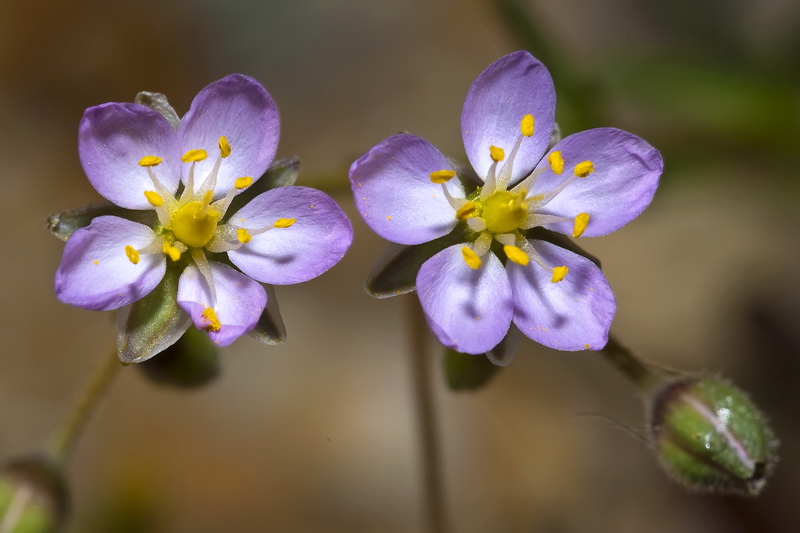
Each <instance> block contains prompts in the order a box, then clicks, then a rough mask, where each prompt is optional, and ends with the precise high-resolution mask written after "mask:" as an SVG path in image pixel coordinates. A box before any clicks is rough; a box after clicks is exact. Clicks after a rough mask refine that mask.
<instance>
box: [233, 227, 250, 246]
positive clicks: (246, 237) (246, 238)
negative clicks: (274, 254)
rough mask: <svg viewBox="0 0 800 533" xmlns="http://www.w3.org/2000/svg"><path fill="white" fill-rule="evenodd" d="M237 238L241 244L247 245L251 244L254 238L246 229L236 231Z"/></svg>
mask: <svg viewBox="0 0 800 533" xmlns="http://www.w3.org/2000/svg"><path fill="white" fill-rule="evenodd" d="M236 238H237V239H239V242H240V243H242V244H247V243H248V242H250V239H252V238H253V236H252V235H250V232H249V231H247V230H246V229H244V228H239V229H237V230H236Z"/></svg>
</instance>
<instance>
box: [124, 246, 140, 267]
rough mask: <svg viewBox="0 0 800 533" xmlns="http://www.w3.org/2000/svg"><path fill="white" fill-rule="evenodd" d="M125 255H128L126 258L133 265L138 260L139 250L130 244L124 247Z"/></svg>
mask: <svg viewBox="0 0 800 533" xmlns="http://www.w3.org/2000/svg"><path fill="white" fill-rule="evenodd" d="M125 255H127V256H128V260H130V262H131V263H133V264H134V265H135V264H136V263H138V262H139V252H137V251H136V250H135V249H134V248H133V246H131V245H130V244H129V245H127V246H126V247H125Z"/></svg>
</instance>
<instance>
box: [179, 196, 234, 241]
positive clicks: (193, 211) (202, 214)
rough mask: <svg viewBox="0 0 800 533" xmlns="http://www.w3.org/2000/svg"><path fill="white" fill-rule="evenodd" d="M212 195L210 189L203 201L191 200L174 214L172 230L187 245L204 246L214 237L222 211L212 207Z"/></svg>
mask: <svg viewBox="0 0 800 533" xmlns="http://www.w3.org/2000/svg"><path fill="white" fill-rule="evenodd" d="M211 196H212V193H211V191H208V192H207V193H206V195H205V196H204V198H203V201H202V202H200V201H196V200H195V201H192V202H189V203H187V204H186V205H184V206H182V207H180V208H179V209H177V210H176V211H175V212H174V213H173V214H172V217H171V220H170V222H171V225H172V232H173V233H174V234H175V237H176V238H177V239H178V240H179V241H181V242H182V243H184V244H185V245H186V246H191V247H193V248H202V247H203V246H205V245H206V244H208V243H209V241H211V239H212V238H213V237H214V233H215V232H216V231H217V223H218V222H219V219H220V218H221V217H222V213H220V212H219V211H217V210H216V209H214V208H213V207H211V205H210V203H211Z"/></svg>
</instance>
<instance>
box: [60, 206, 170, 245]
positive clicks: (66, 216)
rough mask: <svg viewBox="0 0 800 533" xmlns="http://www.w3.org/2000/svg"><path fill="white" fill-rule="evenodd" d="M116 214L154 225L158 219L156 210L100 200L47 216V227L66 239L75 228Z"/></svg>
mask: <svg viewBox="0 0 800 533" xmlns="http://www.w3.org/2000/svg"><path fill="white" fill-rule="evenodd" d="M106 215H111V216H116V217H121V218H126V219H128V220H133V221H134V222H139V223H141V224H144V225H146V226H152V225H153V224H154V223H155V221H156V215H155V211H134V210H131V209H124V208H122V207H119V206H117V205H114V204H112V203H111V202H99V203H96V204H89V205H85V206H83V207H77V208H75V209H68V210H66V211H62V212H61V213H56V214H54V215H50V216H49V217H47V222H46V224H47V229H48V231H50V233H52V234H53V235H54V236H56V237H58V238H59V239H61V240H63V241H66V240H67V239H68V238H69V236H70V235H72V234H73V233H75V230H78V229H80V228H84V227H86V226H88V225H89V224H91V223H92V220H94V218H95V217H100V216H106Z"/></svg>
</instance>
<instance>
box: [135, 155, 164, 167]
mask: <svg viewBox="0 0 800 533" xmlns="http://www.w3.org/2000/svg"><path fill="white" fill-rule="evenodd" d="M159 163H161V158H160V157H157V156H154V155H146V156H144V157H143V158H141V159H140V160H139V164H140V165H141V166H143V167H154V166H156V165H157V164H159Z"/></svg>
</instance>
